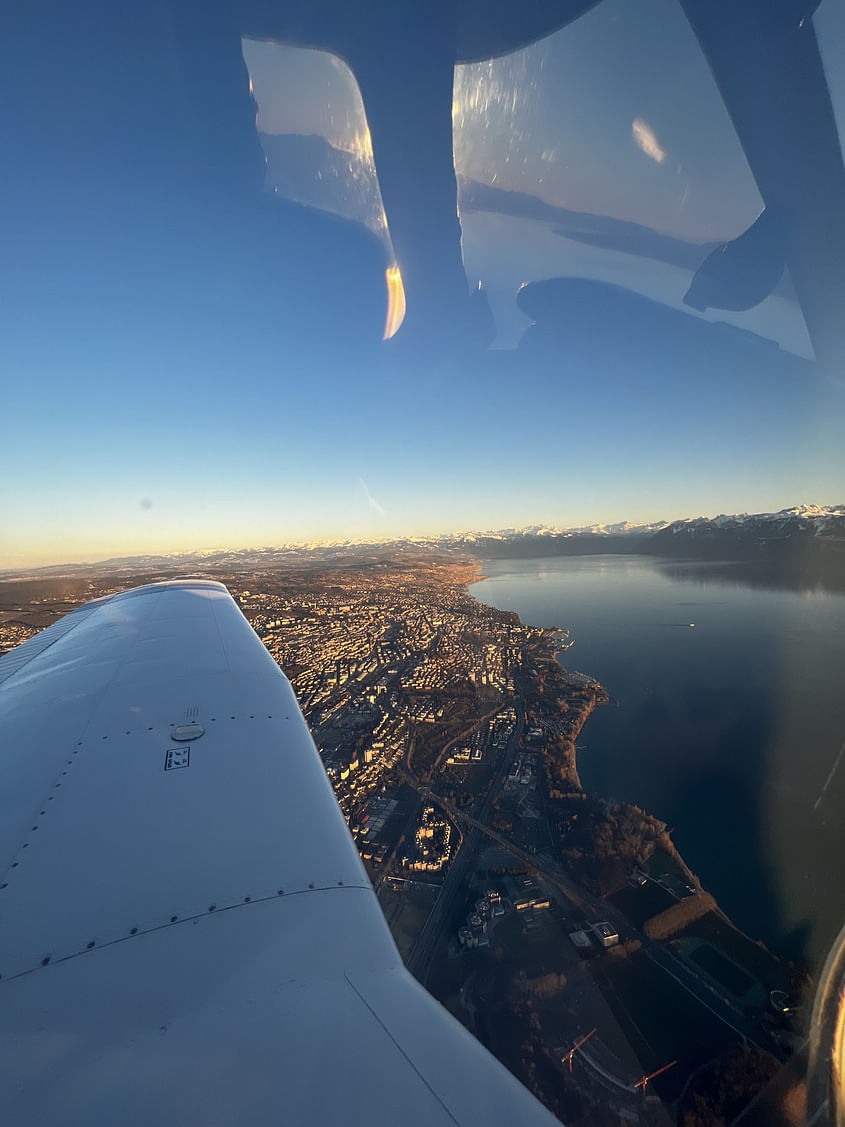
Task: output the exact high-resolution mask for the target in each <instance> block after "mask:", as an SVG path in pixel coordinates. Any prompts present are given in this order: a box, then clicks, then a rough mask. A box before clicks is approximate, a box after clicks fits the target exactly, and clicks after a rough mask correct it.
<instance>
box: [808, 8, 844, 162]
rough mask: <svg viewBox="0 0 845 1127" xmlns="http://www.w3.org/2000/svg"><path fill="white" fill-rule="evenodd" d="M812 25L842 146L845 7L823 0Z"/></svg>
mask: <svg viewBox="0 0 845 1127" xmlns="http://www.w3.org/2000/svg"><path fill="white" fill-rule="evenodd" d="M813 26H814V28H815V31H816V37H817V38H818V43H819V51H820V52H821V56H822V62H823V63H824V72H825V78H826V79H827V86H828V90H829V91H830V100H831V102H832V103H833V113H834V116H835V118H836V126H837V128H838V130H839V139H840V144H841V141H842V137H843V134H845V60H843V57H842V42H843V36H845V8H843V6H842V5H841V4H838V3H836V0H823V3H822V4H820V5H819V7H818V10H817V11H816V12H815V14H814V15H813Z"/></svg>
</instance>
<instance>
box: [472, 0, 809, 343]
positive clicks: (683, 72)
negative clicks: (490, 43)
mask: <svg viewBox="0 0 845 1127" xmlns="http://www.w3.org/2000/svg"><path fill="white" fill-rule="evenodd" d="M453 119H454V135H455V163H456V170H457V173H458V177H459V186H460V207H461V220H462V227H463V245H464V258H465V262H466V266H467V273H468V275H469V277H470V278H473V277H481V278H482V279H484V282H485V286H486V288H487V290H488V294H489V298H490V303H491V307H492V308H493V310H494V313H495V316H496V319H497V328H498V333H499V336H498V340H497V344H498V345H499V346H500V347H512V346H513V344H514V343H515V342H516V341H518V340H519V337H520V336H521V334H522V332H523V331H524V329H525V327H526V319H525V317H524V316H523V315H522V314H521V313H520V311H519V309H518V308H517V306H516V303H515V301H514V298H513V295H514V293H515V291H516V290H517V288H518V286H519V285H520V284H521V283H522V282H526V281H533V280H538V279H540V278H544V277H554V276H561V275H566V276H578V277H587V278H594V279H598V280H601V281H605V282H611V283H615V284H617V285H620V286H623V287H625V288H627V289H632V290H636V291H638V292H639V293H641V294H643V295H645V296H647V297H650V298H653V299H656V300H658V301H660V302H663V303H665V304H667V305H669V306H674V307H677V308H679V309H685V310H686V311H687V312H692V310H690V309H688V308H687V307H686V306H685V305H684V304H683V298H684V294H685V293H686V291H687V289H688V287H689V285H690V280H691V277H692V274H693V273H694V271H695V270H696V268H697V267H698V266H699V265H700V264H701V262H702V261H704V259H706V258H707V256H708V254H709V253H710V252H711V251H712V250H713V249H714V248H715V247H716V246H718V245H719V244H720V243H722V242H725V241H728V240H731V239H735V238H737V237H738V236H739V235H741V234H742V233H743V232H744V231H746V230H747V229H748V228H749V227H750V225H751V224H752V223H753V222H754V220H755V218H756V217H757V215H758V214H759V213H760V211H761V209H762V206H763V204H762V200H761V197H760V194H759V192H758V191H757V188H756V186H755V183H754V179H753V177H752V174H751V171H750V169H749V167H748V164H747V162H746V159H745V156H744V154H743V152H742V149H741V147H740V144H739V141H738V139H737V137H736V134H735V132H734V129H733V126H732V124H731V122H730V119H729V117H728V114H727V111H726V109H725V106H724V104H723V102H722V98H721V96H720V93H719V91H718V89H717V88H716V84H715V82H714V80H713V78H712V76H711V73H710V70H709V68H708V66H707V63H706V61H705V59H704V57H703V55H702V52H701V50H700V48H699V46H698V43H697V41H696V39H695V36H694V34H693V32H692V29H691V28H690V26H689V24H688V22H687V20H686V18H685V16H684V14H683V12H682V10H681V8H680V6H679V5H678V4H677V3H675V2H673V0H658V2H656V3H652V4H649V5H648V6H647V7H644V6H642V5H630V4H627V3H624V2H622V0H605V3H603V4H601V5H599V6H597V7H596V8H594V9H593V10H591V11H590V12H588V13H587V14H586V15H584V16H582V17H581V18H580V19H578V20H576V21H575V22H574V23H572V24H570V25H569V26H567V27H564V28H562V29H561V30H560V31H558V32H556V33H555V34H553V35H550V36H548V37H547V38H545V39H543V40H541V41H539V42H537V43H535V44H533V45H531V46H529V47H527V48H525V49H523V50H521V51H518V52H515V53H513V54H510V55H506V56H503V57H500V58H496V59H492V60H489V61H486V62H480V63H472V64H468V65H463V66H458V67H457V68H456V71H455V95H454V105H453ZM701 315H702V316H705V317H706V318H708V319H710V320H720V321H728V322H732V323H734V324H737V325H739V326H741V327H743V328H746V329H749V330H751V331H753V332H756V333H759V334H760V335H762V336H765V337H767V338H770V339H774V340H777V341H778V342H779V343H780V345H781V347H783V348H787V349H789V350H791V351H793V352H796V353H798V354H799V355H803V356H811V355H812V350H811V346H810V343H809V338H808V335H807V331H806V327H805V325H804V321H803V317H802V315H801V312H800V309H799V306H798V304H797V303H796V301H795V299H794V294H793V291H792V287H791V285H790V282H789V279H788V275H784V276H783V277H782V278H781V280H780V282H779V283H778V285H777V287H776V289H775V292H774V293H773V294H772V296H770V297H768V298H766V299H765V300H764V301H762V302H760V303H759V304H757V305H756V306H755V307H753V308H751V309H749V310H748V311H746V312H731V311H726V310H721V309H708V310H707V311H706V312H702V314H701Z"/></svg>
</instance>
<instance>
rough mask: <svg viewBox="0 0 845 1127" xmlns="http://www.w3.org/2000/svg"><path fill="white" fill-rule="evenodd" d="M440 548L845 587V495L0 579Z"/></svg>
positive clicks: (104, 563) (310, 561)
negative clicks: (594, 559) (602, 559)
mask: <svg viewBox="0 0 845 1127" xmlns="http://www.w3.org/2000/svg"><path fill="white" fill-rule="evenodd" d="M431 551H438V552H445V553H447V554H448V553H452V554H462V555H466V554H469V555H472V556H474V557H476V558H477V559H513V558H523V559H524V558H530V557H533V556H574V555H594V554H620V553H638V554H645V555H653V556H660V557H666V558H675V559H678V558H680V559H698V560H724V561H727V562H756V563H762V564H765V565H767V566H774V567H778V568H781V569H796V568H797V569H800V568H809V569H810V570H811V571H813V572H815V571H819V569H821V573H823V574H824V575H825V576H826V577H828V578H832V579H834V580H836V581H837V585H838V583H839V582H840V580H841V585H842V587H843V588H845V504H843V505H797V506H794V507H793V508H789V509H781V510H779V511H778V512H775V513H753V514H749V513H735V514H730V515H729V514H721V515H719V516H715V517H704V516H700V517H686V518H684V519H681V520H674V521H657V522H653V523H650V524H634V523H631V522H629V521H619V522H616V523H613V524H592V525H585V526H582V527H579V528H557V527H550V526H546V525H531V526H527V527H521V528H506V529H500V530H498V531H490V532H451V533H447V534H444V535H441V536H409V537H395V538H385V539H383V540H377V541H369V542H366V541H355V540H335V541H325V540H324V541H314V542H308V543H303V542H300V543H289V544H281V545H276V546H272V547H263V548H240V549H226V548H214V549H205V550H202V551H195V552H182V553H173V554H161V555H156V554H151V555H138V556H128V557H121V558H114V559H108V560H101V561H98V562H96V563H86V564H56V565H52V566H49V567H42V568H31V569H26V570H25V571H24V570H17V571H11V570H7V571H5V572H2V573H0V578H6V579H10V578H16V577H19V576H23V575H26V576H31V575H38V576H43V577H48V576H51V575H68V574H78V573H81V572H90V571H92V570H96V571H98V572H112V571H114V572H116V571H122V572H131V573H136V572H145V573H146V572H150V571H159V570H163V569H166V570H169V571H171V572H172V571H173V570H174V569H175V568H201V569H205V570H220V569H224V570H238V569H243V568H247V567H250V568H252V567H262V566H265V567H275V566H282V565H285V564H288V565H305V566H308V565H310V566H317V565H320V564H326V563H337V564H343V563H372V564H377V563H379V562H384V561H386V560H395V559H396V558H397V556H405V557H407V556H409V555H412V554H414V553H423V554H424V553H428V552H431Z"/></svg>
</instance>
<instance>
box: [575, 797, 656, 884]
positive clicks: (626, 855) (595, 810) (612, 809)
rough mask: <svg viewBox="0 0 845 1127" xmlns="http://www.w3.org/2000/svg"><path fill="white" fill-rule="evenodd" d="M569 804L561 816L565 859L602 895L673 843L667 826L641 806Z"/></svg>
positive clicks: (595, 801)
mask: <svg viewBox="0 0 845 1127" xmlns="http://www.w3.org/2000/svg"><path fill="white" fill-rule="evenodd" d="M567 806H568V808H567V809H564V810H561V811H558V818H557V830H558V835H559V838H560V842H561V857H562V859H563V860H564V862H565V863H566V865H567V866H568V867H569V869H570V870H571V871H572V872H573V873H575V874H576V875H577V876H578V878H579V880H582V881H584V882H585V883H586V884H587V885H588V886H589V887H591V888H592V889H593V890H594V891H596V892H597V893H598V894H599V895H601V896H607V895H608V894H609V893H611V892H615V891H616V890H617V889H619V888H621V887H622V886H623V885H624V883H625V881H626V880H627V878H628V875H629V873H630V872H631V870H632V869H633V868H634V866H636V865H641V864H643V862H644V861H645V860H646V858H647V857H649V856H650V855H651V854H652V852H653V851H654V849H655V848H656V847H657V846H658V845H664V847H665V845H666V844H667V843H669V837H668V834H667V833H666V826H665V824H664V823H663V822H661V821H660V819H659V818H655V817H654V815H653V814H647V813H646V812H645V811H644V810H641V809H640V807H638V806H631V805H628V804H627V803H618V804H616V805H613V806H608V805H605V804H604V803H601V802H598V801H597V800H595V799H586V800H582V801H581V802H572V801H570V802H569V803H568V804H567ZM573 807H574V808H573Z"/></svg>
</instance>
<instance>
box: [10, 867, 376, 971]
mask: <svg viewBox="0 0 845 1127" xmlns="http://www.w3.org/2000/svg"><path fill="white" fill-rule="evenodd" d="M339 889H343V890H344V891H346V890H347V889H353V890H355V889H358V890H359V891H363V892H372V891H373V890H372V887H371V886H370V885H369V884H344V882H343V881H342V880H339V881H335V882H334V883H332V884H321V885H315V884H309V885H308V887H307V888H292V889H289V890H286V889H284V888H279V889H277V890H276V891H275V892H273V893H268V894H266V895H264V896H244V897H242V898H241V899H239V900H237V901H235V902H234V903H232V904H214V903H212V904H209V906H208V908H207V909H206V910H205V911H204V912H194V913H192V914H191V915H189V916H178V915H172V916H170V917H169V919H168V920H167V921H165V922H164V923H159V924H153V925H151V926H150V927H145V928H142V927H138V926H133V927H130V928H127V929H126V931H125V932H124V933H123V934H121V935H114V936H111V937H110V938H108V939H104V940H98V939H96V938H93V939H89V940H88V941H87V943H86V944H85V946H84V947H83V948H82V949H81V950H76V951H71V952H69V953H68V954H66V955H54V954H53V953H52V952H50V953H48V954H44V955H41V956H36V958H35V962H34V963H33V965H32V966H31V967H27V969H26V970H22V971H17V972H16V973H15V974H9V975H4V974H3V973H2V972H0V983H2V982H12V981H14V979H16V978H23V977H24V976H25V975H28V974H32V973H33V972H34V971H36V970H39V969H40V968H41V967H46V966H50V965H55V964H57V963H66V962H69V961H70V960H71V959H78V958H79V957H80V956H82V955H86V954H88V953H89V952H90V951H93V950H102V949H103V948H104V947H113V946H115V944H117V943H125V942H127V940H130V939H136V938H137V939H140V938H142V937H143V936H145V935H152V934H153V933H154V932H157V931H163V930H165V929H166V928H169V927H174V926H179V925H180V924H186V923H192V922H196V921H198V920H201V919H203V917H207V916H209V915H215V916H219V915H222V914H223V913H224V912H234V911H237V910H238V909H244V908H251V907H253V906H254V905H256V904H265V903H267V902H268V901H270V900H277V899H278V898H279V897H280V896H284V897H285V898H286V899H288V898H290V897H293V896H302V895H304V894H305V893H310V892H336V891H338V890H339Z"/></svg>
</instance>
